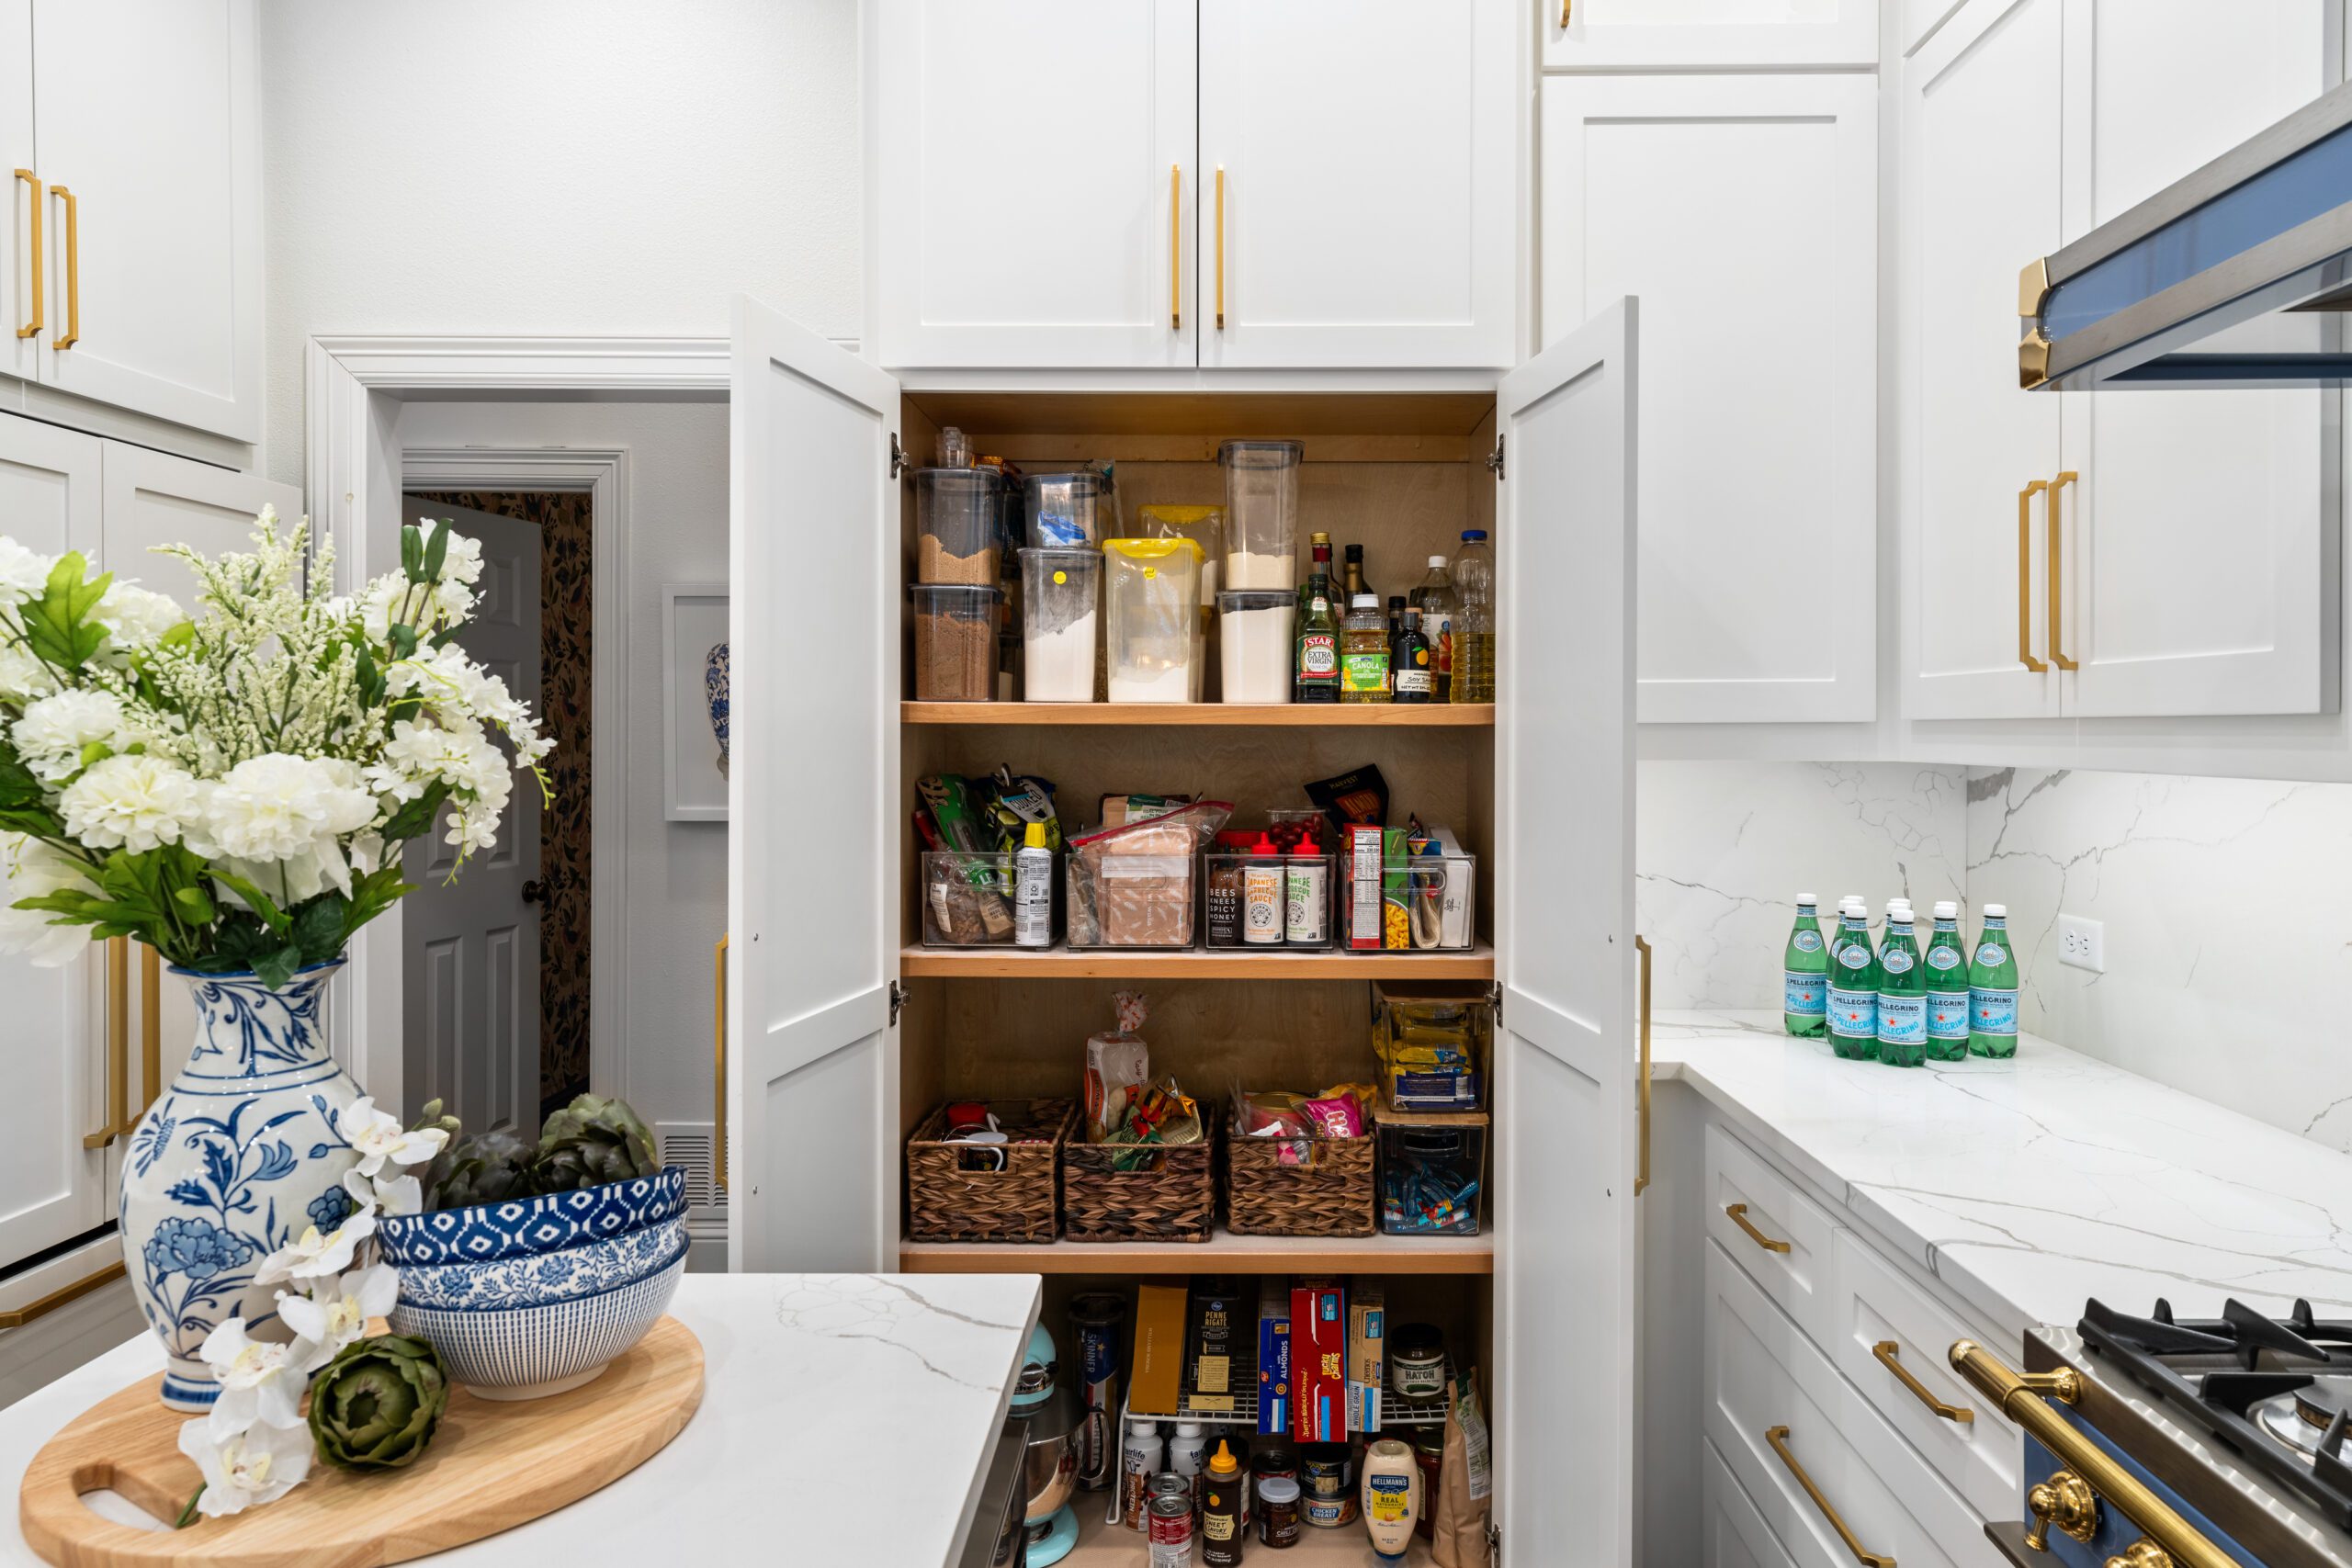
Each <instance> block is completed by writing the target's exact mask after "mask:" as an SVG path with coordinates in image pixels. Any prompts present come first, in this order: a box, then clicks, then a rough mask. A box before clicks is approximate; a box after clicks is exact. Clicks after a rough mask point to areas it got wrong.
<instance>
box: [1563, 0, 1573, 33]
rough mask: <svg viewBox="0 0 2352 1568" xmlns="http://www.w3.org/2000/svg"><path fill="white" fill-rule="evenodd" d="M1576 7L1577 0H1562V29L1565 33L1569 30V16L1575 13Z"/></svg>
mask: <svg viewBox="0 0 2352 1568" xmlns="http://www.w3.org/2000/svg"><path fill="white" fill-rule="evenodd" d="M1576 7H1577V0H1560V28H1561V30H1562V31H1564V32H1565V31H1566V30H1567V26H1568V15H1569V13H1570V12H1572V11H1574V10H1575V9H1576Z"/></svg>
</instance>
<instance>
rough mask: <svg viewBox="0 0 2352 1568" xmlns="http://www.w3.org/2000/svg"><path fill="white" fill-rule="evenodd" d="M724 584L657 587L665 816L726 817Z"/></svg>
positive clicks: (675, 818)
mask: <svg viewBox="0 0 2352 1568" xmlns="http://www.w3.org/2000/svg"><path fill="white" fill-rule="evenodd" d="M727 636H728V632H727V584H725V583H723V582H670V583H664V584H663V585H662V817H663V818H666V819H667V820H669V821H672V822H724V821H726V820H727V711H728V696H729V678H730V675H731V671H730V669H729V659H728V646H727Z"/></svg>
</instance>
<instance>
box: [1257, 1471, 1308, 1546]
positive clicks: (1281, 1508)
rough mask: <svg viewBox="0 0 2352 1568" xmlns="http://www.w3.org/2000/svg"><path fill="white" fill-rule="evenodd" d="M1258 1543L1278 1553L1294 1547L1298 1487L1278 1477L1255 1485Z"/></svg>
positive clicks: (1296, 1533)
mask: <svg viewBox="0 0 2352 1568" xmlns="http://www.w3.org/2000/svg"><path fill="white" fill-rule="evenodd" d="M1258 1540H1259V1542H1260V1544H1261V1545H1264V1546H1269V1547H1272V1549H1273V1550H1275V1551H1282V1550H1283V1549H1284V1548H1286V1547H1293V1546H1296V1545H1297V1544H1298V1483H1297V1482H1295V1481H1285V1480H1283V1478H1282V1477H1281V1476H1274V1477H1272V1478H1271V1479H1269V1480H1265V1481H1261V1482H1260V1483H1258Z"/></svg>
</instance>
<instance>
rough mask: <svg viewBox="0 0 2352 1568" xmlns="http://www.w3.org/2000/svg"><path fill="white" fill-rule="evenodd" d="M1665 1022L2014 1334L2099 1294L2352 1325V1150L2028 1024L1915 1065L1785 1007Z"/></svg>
mask: <svg viewBox="0 0 2352 1568" xmlns="http://www.w3.org/2000/svg"><path fill="white" fill-rule="evenodd" d="M1651 1033H1652V1050H1653V1056H1654V1059H1655V1066H1654V1069H1653V1071H1654V1076H1655V1077H1657V1078H1661V1079H1679V1080H1680V1081H1681V1082H1684V1083H1687V1084H1689V1085H1691V1087H1692V1088H1693V1089H1696V1090H1697V1091H1698V1092H1699V1093H1701V1094H1702V1095H1703V1096H1705V1097H1706V1098H1707V1099H1708V1100H1711V1101H1713V1103H1714V1104H1715V1105H1717V1106H1718V1107H1720V1108H1721V1109H1722V1110H1723V1111H1724V1113H1725V1114H1726V1115H1727V1117H1728V1118H1729V1119H1730V1121H1731V1122H1733V1123H1734V1124H1735V1125H1736V1127H1737V1128H1738V1129H1739V1130H1740V1132H1741V1133H1742V1134H1744V1135H1745V1136H1747V1138H1748V1139H1749V1140H1750V1141H1751V1142H1754V1143H1756V1144H1758V1145H1761V1146H1762V1147H1763V1148H1765V1149H1766V1150H1767V1151H1769V1152H1770V1154H1772V1155H1773V1156H1775V1157H1777V1158H1778V1159H1780V1160H1781V1162H1783V1163H1784V1164H1786V1165H1787V1166H1789V1167H1790V1168H1792V1169H1793V1170H1795V1171H1797V1172H1798V1173H1799V1174H1801V1175H1802V1176H1804V1178H1805V1179H1807V1180H1809V1181H1811V1182H1812V1183H1814V1184H1815V1186H1817V1187H1819V1188H1820V1189H1822V1190H1824V1191H1825V1192H1826V1193H1827V1194H1828V1195H1829V1196H1830V1197H1832V1198H1835V1199H1837V1200H1838V1201H1840V1202H1842V1203H1843V1204H1844V1205H1845V1206H1846V1207H1847V1208H1848V1210H1849V1211H1850V1212H1851V1213H1853V1214H1854V1215H1855V1217H1856V1218H1857V1219H1859V1220H1860V1222H1861V1223H1862V1224H1865V1225H1867V1226H1868V1227H1869V1228H1870V1229H1871V1230H1872V1231H1874V1232H1875V1233H1876V1234H1877V1235H1878V1237H1879V1239H1880V1240H1881V1241H1882V1242H1883V1244H1884V1245H1885V1246H1886V1247H1888V1248H1889V1249H1891V1250H1894V1251H1897V1252H1900V1253H1903V1254H1905V1255H1907V1256H1908V1257H1909V1258H1911V1259H1912V1261H1914V1262H1915V1263H1917V1264H1919V1265H1921V1266H1922V1267H1924V1268H1926V1269H1928V1270H1929V1271H1930V1272H1931V1273H1933V1274H1934V1275H1935V1277H1936V1278H1937V1279H1939V1280H1941V1281H1943V1283H1944V1284H1945V1285H1947V1286H1949V1287H1950V1288H1951V1290H1952V1291H1953V1292H1954V1293H1956V1294H1957V1295H1959V1296H1960V1297H1961V1298H1962V1300H1964V1301H1966V1302H1968V1303H1970V1304H1972V1305H1973V1306H1974V1307H1976V1308H1977V1309H1978V1310H1979V1311H1980V1312H1982V1313H1983V1314H1985V1316H1987V1317H1988V1318H1989V1319H1991V1320H1992V1322H1993V1323H1995V1324H1996V1325H1999V1326H2001V1327H2002V1328H2003V1329H2004V1330H2005V1331H2008V1332H2012V1333H2016V1332H2021V1331H2022V1330H2023V1329H2025V1328H2026V1327H2027V1326H2029V1325H2032V1324H2037V1323H2046V1324H2059V1325H2073V1324H2074V1323H2075V1321H2076V1320H2077V1319H2078V1318H2080V1317H2081V1316H2082V1313H2083V1305H2084V1303H2086V1301H2088V1300H2089V1299H2090V1298H2091V1297H2093V1296H2097V1297H2098V1298H2100V1299H2101V1300H2103V1301H2105V1302H2106V1303H2108V1304H2109V1305H2110V1306H2113V1307H2116V1308H2117V1309H2119V1310H2120V1311H2123V1312H2130V1313H2145V1312H2147V1311H2148V1310H2149V1309H2150V1308H2151V1307H2152V1306H2153V1305H2154V1302H2155V1300H2156V1298H2157V1297H2159V1296H2162V1297H2165V1298H2166V1299H2167V1300H2169V1301H2170V1302H2171V1303H2172V1304H2173V1307H2174V1309H2175V1310H2176V1311H2177V1313H2179V1314H2180V1315H2182V1316H2184V1317H2188V1316H2218V1315H2219V1314H2220V1311H2221V1307H2222V1302H2223V1301H2224V1300H2226V1299H2228V1298H2229V1297H2232V1296H2235V1297H2237V1298H2238V1299H2240V1300H2241V1301H2244V1302H2245V1303H2247V1304H2248V1305H2250V1306H2253V1307H2256V1308H2257V1309H2260V1310H2262V1311H2266V1312H2270V1313H2283V1312H2284V1311H2285V1310H2286V1309H2287V1308H2288V1307H2289V1306H2290V1305H2291V1304H2292V1303H2293V1302H2294V1301H2295V1300H2296V1298H2298V1297H2301V1298H2304V1299H2307V1300H2309V1301H2310V1303H2312V1308H2313V1309H2314V1310H2315V1311H2316V1312H2318V1313H2319V1314H2320V1315H2321V1316H2323V1317H2326V1316H2336V1317H2343V1316H2346V1315H2352V1156H2347V1155H2345V1154H2341V1153H2338V1152H2337V1151H2335V1150H2334V1149H2331V1148H2328V1147H2326V1146H2325V1145H2321V1144H2316V1143H2313V1142H2312V1141H2311V1140H2309V1139H2307V1138H2301V1137H2298V1136H2296V1135H2295V1134H2292V1133H2289V1132H2286V1131H2283V1130H2281V1129H2279V1128H2277V1127H2273V1126H2271V1125H2269V1124H2268V1123H2267V1122H2257V1121H2256V1120H2254V1119H2253V1118H2251V1117H2248V1116H2244V1115H2241V1114H2239V1113H2238V1112H2236V1111H2227V1110H2223V1109H2222V1108H2221V1107H2219V1106H2216V1105H2212V1104H2210V1103H2208V1102H2207V1101H2204V1100H2198V1099H2196V1098H2194V1097H2193V1096H2190V1095H2187V1094H2183V1093H2181V1092H2180V1091H2178V1090H2177V1089H2167V1088H2165V1086H2163V1085H2162V1084H2158V1083H2155V1082H2153V1081H2151V1080H2149V1079H2147V1078H2143V1077H2138V1076H2137V1075H2135V1074H2132V1073H2130V1072H2127V1071H2125V1070H2124V1069H2123V1068H2120V1067H2118V1066H2112V1065H2111V1064H2109V1063H2107V1062H2103V1061H2100V1060H2098V1059H2097V1058H2094V1057H2090V1056H2086V1055H2080V1054H2079V1053H2076V1052H2074V1051H2069V1050H2066V1049H2065V1048H2064V1047H2063V1046H2060V1045H2057V1044H2053V1043H2051V1042H2049V1041H2047V1040H2042V1039H2040V1038H2038V1037H2036V1036H2032V1035H2023V1036H2020V1037H2019V1040H2018V1054H2017V1055H2016V1056H2015V1057H2013V1058H2011V1059H2010V1060H2007V1061H1990V1060H1986V1059H1984V1058H1981V1057H1973V1058H1970V1059H1969V1060H1967V1061H1963V1062H1951V1063H1942V1062H1938V1063H1930V1064H1928V1066H1926V1067H1924V1068H1917V1069H1908V1070H1906V1069H1901V1068H1895V1067H1888V1066H1881V1065H1880V1064H1878V1063H1875V1062H1853V1061H1845V1060H1841V1059H1839V1058H1838V1057H1837V1056H1836V1055H1833V1054H1832V1053H1831V1051H1830V1048H1829V1043H1828V1042H1827V1041H1826V1040H1799V1039H1792V1038H1791V1037H1790V1036H1789V1035H1788V1034H1787V1033H1785V1032H1783V1030H1782V1028H1781V1015H1780V1014H1778V1013H1767V1012H1704V1013H1702V1012H1665V1011H1661V1012H1660V1013H1659V1014H1658V1015H1657V1019H1656V1020H1655V1021H1654V1023H1653V1026H1652V1031H1651ZM2214 1048H2215V1049H2216V1050H2226V1049H2228V1046H2227V1044H2226V1043H2224V1042H2216V1043H2215V1046H2214Z"/></svg>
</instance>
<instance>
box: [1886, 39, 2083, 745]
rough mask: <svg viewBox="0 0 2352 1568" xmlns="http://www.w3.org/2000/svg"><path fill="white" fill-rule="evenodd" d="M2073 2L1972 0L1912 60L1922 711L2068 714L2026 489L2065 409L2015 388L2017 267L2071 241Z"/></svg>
mask: <svg viewBox="0 0 2352 1568" xmlns="http://www.w3.org/2000/svg"><path fill="white" fill-rule="evenodd" d="M2060 6H2061V0H1967V3H1966V4H1964V5H1962V6H1961V7H1960V9H1959V10H1958V11H1957V12H1956V13H1955V14H1954V15H1953V16H1952V17H1951V19H1950V20H1948V21H1946V22H1945V23H1944V24H1943V26H1942V27H1940V28H1938V29H1937V30H1936V32H1935V33H1934V35H1933V36H1932V37H1930V38H1929V39H1928V42H1927V43H1926V44H1925V45H1924V46H1923V47H1922V48H1921V49H1920V50H1919V51H1918V52H1917V53H1916V54H1914V55H1912V56H1911V57H1910V59H1908V60H1906V61H1905V62H1904V66H1903V107H1902V114H1903V127H1902V136H1901V142H1902V148H1903V152H1902V158H1903V164H1902V168H1901V170H1900V180H1899V184H1900V186H1901V191H1900V199H1901V202H1902V219H1901V223H1900V237H1899V240H1898V243H1899V245H1900V247H1901V251H1902V285H1901V287H1900V288H1899V289H1898V291H1897V292H1898V297H1899V298H1900V299H1901V301H1902V304H1901V326H1900V329H1899V333H1898V340H1897V347H1896V353H1897V364H1898V366H1899V367H1900V369H1899V375H1898V379H1899V382H1900V385H1901V388H1902V393H1903V397H1902V414H1901V416H1900V417H1901V419H1902V422H1903V432H1902V441H1901V448H1902V461H1903V485H1902V516H1903V526H1902V540H1903V550H1904V558H1903V562H1902V569H1901V571H1902V581H1903V588H1904V622H1905V634H1904V636H1905V645H1906V647H1907V649H1908V650H1909V658H1908V660H1907V661H1906V662H1907V667H1908V668H1909V670H1910V672H1911V686H1910V694H1909V703H1908V708H1909V711H1910V714H1911V716H1913V717H1915V718H1926V719H1935V718H2031V717H2039V716H2043V715H2048V714H2055V713H2056V712H2057V711H2058V700H2059V697H2058V682H2057V677H2056V675H2055V673H2054V672H2053V671H2051V669H2050V668H2049V658H2048V654H2049V644H2048V642H2047V640H2046V637H2045V628H2046V625H2047V623H2046V622H2045V621H2044V619H2043V612H2044V610H2045V608H2046V604H2045V603H2044V601H2043V599H2042V592H2043V588H2044V583H2045V578H2044V576H2043V574H2042V571H2041V563H2042V561H2043V559H2044V553H2043V552H2044V549H2045V547H2046V544H2047V535H2046V533H2045V530H2044V524H2045V520H2046V515H2047V513H2046V510H2045V508H2044V506H2043V504H2042V502H2041V492H2040V491H2035V490H2030V487H2031V486H2033V485H2035V484H2036V483H2037V482H2038V483H2040V484H2042V485H2046V484H2047V483H2048V482H2049V481H2050V479H2052V477H2053V476H2054V475H2055V474H2057V473H2058V471H2059V469H2060V467H2061V464H2060V461H2059V457H2060V452H2059V408H2060V405H2059V402H2058V400H2057V399H2056V398H2055V397H2051V396H2041V397H2034V396H2029V395H2026V394H2025V393H2023V392H2021V391H2019V389H2018V358H2017V355H2018V345H2017V338H2018V321H2017V313H2018V269H2019V268H2021V267H2023V266H2024V265H2026V263H2028V262H2029V261H2030V260H2032V259H2033V258H2034V257H2036V256H2041V255H2047V254H2050V251H2051V250H2052V247H2053V244H2054V243H2055V242H2056V240H2057V238H2058V234H2059V218H2060V208H2059V196H2060V192H2059V155H2058V147H2059V118H2060V108H2059V96H2058V95H2059V85H2060V83H2059V71H2060V52H2059V45H2060V36H2061V31H2062V28H2061V25H2060V24H2061V19H2062V18H2061V16H2060ZM2021 531H2022V532H2023V533H2024V534H2025V538H2024V540H2023V543H2022V544H2020V542H2019V534H2020V532H2021ZM2035 665H2040V666H2041V669H2038V670H2037V669H2035V668H2033V666H2035Z"/></svg>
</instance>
